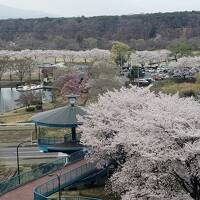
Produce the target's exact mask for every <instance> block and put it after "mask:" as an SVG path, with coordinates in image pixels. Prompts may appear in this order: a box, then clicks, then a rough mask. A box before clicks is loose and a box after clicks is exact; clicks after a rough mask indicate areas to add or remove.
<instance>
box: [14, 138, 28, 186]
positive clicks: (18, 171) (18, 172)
mask: <svg viewBox="0 0 200 200" xmlns="http://www.w3.org/2000/svg"><path fill="white" fill-rule="evenodd" d="M27 142H30V141H24V142H21V143H19V144H18V145H17V175H18V181H19V184H20V169H19V147H20V146H22V144H24V143H27Z"/></svg>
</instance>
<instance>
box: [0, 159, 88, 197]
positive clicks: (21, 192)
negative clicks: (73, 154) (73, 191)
mask: <svg viewBox="0 0 200 200" xmlns="http://www.w3.org/2000/svg"><path fill="white" fill-rule="evenodd" d="M86 163H87V161H86V160H81V161H78V162H76V163H73V164H68V165H67V166H66V167H65V168H63V169H62V173H66V172H67V171H69V170H72V169H76V168H79V167H80V166H82V165H84V164H86ZM59 171H60V170H58V171H57V172H59ZM54 173H56V171H55V172H54ZM49 179H51V178H50V177H49V176H48V175H47V176H44V177H42V178H40V179H37V180H35V181H32V182H29V183H27V184H25V185H23V186H21V187H19V188H17V189H15V190H12V191H10V192H8V193H6V194H4V195H3V196H1V197H0V200H33V189H34V188H35V187H36V186H38V185H41V184H43V183H46V182H47V181H48V180H49Z"/></svg>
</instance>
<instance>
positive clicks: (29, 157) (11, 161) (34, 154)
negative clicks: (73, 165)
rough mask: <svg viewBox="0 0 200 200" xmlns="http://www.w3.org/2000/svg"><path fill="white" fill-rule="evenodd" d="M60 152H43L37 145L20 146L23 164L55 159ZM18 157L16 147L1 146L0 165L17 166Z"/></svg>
mask: <svg viewBox="0 0 200 200" xmlns="http://www.w3.org/2000/svg"><path fill="white" fill-rule="evenodd" d="M57 157H58V153H42V152H40V151H39V149H38V148H37V147H20V148H19V158H20V163H21V164H39V163H43V162H44V161H45V162H48V161H50V160H52V159H53V160H54V159H55V158H57ZM16 159H17V149H16V147H0V165H7V166H15V165H16Z"/></svg>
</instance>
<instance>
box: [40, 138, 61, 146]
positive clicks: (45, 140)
mask: <svg viewBox="0 0 200 200" xmlns="http://www.w3.org/2000/svg"><path fill="white" fill-rule="evenodd" d="M64 142H65V139H64V137H62V138H61V137H60V138H58V137H43V138H39V139H38V145H54V144H62V143H64Z"/></svg>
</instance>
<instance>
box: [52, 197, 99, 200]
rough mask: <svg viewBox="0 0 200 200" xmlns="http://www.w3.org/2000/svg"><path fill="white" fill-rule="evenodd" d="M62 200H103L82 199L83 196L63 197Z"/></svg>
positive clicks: (94, 199)
mask: <svg viewBox="0 0 200 200" xmlns="http://www.w3.org/2000/svg"><path fill="white" fill-rule="evenodd" d="M48 200H57V198H56V197H55V198H54V197H52V198H48ZM61 200H101V199H99V198H93V197H82V196H62V197H61Z"/></svg>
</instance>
